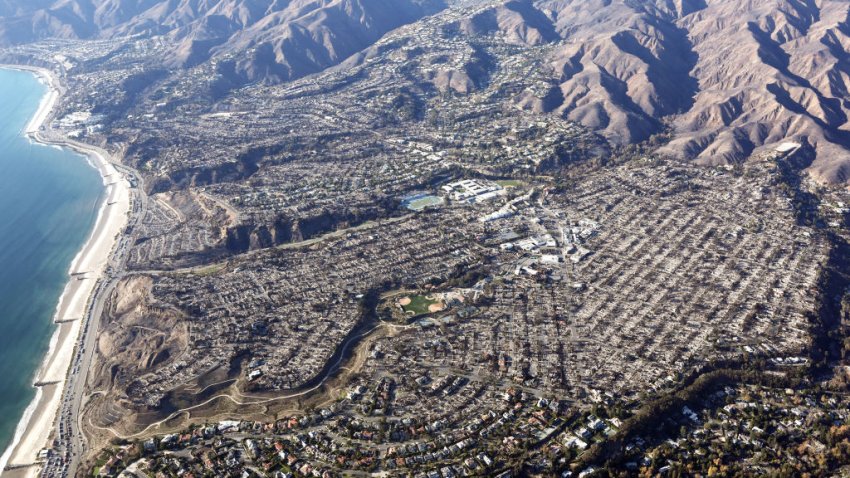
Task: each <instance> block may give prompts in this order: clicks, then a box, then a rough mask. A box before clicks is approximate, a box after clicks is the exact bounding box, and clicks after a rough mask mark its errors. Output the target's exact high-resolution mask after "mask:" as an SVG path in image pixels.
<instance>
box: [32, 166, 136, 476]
mask: <svg viewBox="0 0 850 478" xmlns="http://www.w3.org/2000/svg"><path fill="white" fill-rule="evenodd" d="M113 164H114V163H113ZM114 165H115V167H116V168H117V169H118V170H119V171H121V172H122V173H123V174H125V176H127V177H132V178H133V179H134V181H135V184H136V187H134V188H131V189H130V218H129V220H128V222H127V225H126V226H125V229H124V231H125V233H122V235H121V236H120V237H119V239H118V242H117V244H116V245H115V248H114V249H113V251H112V255H111V257H110V259H109V262H108V265H107V268H106V272H105V273H104V276H103V278H102V279H101V280H100V281H99V282H98V284H97V286H96V287H95V291H94V293H93V294H92V297H91V299H90V301H89V303H88V308H87V309H86V314H85V316H84V317H83V324H82V328H81V331H80V336H79V338H78V343H77V347H76V350H75V351H74V358H73V360H72V363H71V365H70V371H69V373H68V376H67V379H66V382H65V387H64V389H63V395H62V401H61V405H60V408H59V413H58V416H57V422H56V429H55V432H56V445H55V446H54V447H53V453H52V454H51V455H50V456H49V457H48V460H47V462H46V463H45V464H44V466H43V468H42V469H41V473H40V475H41V476H45V477H51V478H52V477H74V476H77V475H78V474H79V472H80V471H81V470H80V466H81V465H82V458H83V456H84V455H85V453H86V451H87V445H88V444H87V442H86V437H85V435H84V433H83V430H84V429H85V427H84V426H83V423H82V421H81V420H82V409H83V406H84V405H85V403H84V401H85V398H86V395H85V393H86V387H85V385H86V379H87V377H88V371H89V369H90V367H91V364H92V360H93V358H94V352H95V348H96V346H97V334H98V326H99V325H100V320H101V317H102V315H103V310H104V307H105V303H106V300H107V299H108V298H109V296H110V294H111V293H112V291H113V290H114V288H115V285H116V284H117V283H118V281H120V280H121V279H122V278H123V277H124V276H125V275H126V273H125V264H126V260H127V253H128V251H129V248H130V246H131V245H132V243H133V241H134V240H135V237H134V236H135V234H133V233H131V234H126V231H127V230H131V231H136V230H137V228H136V226H137V225H138V223H139V222H140V221H141V219H142V217H144V214H145V211H146V210H147V201H148V198H147V195H146V194H145V193H144V182H143V179H142V178H141V177H140V176H139V174H138V173H137V172H136V171H135V170H133V169H131V168H128V167H126V166H123V165H119V164H114ZM104 200H106V198H104Z"/></svg>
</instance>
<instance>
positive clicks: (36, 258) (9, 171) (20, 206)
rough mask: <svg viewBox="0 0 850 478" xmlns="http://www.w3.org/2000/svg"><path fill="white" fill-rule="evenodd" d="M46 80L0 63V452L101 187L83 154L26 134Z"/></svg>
mask: <svg viewBox="0 0 850 478" xmlns="http://www.w3.org/2000/svg"><path fill="white" fill-rule="evenodd" d="M46 93H47V86H46V85H43V84H42V83H40V82H39V80H38V78H37V77H36V76H35V75H33V74H32V73H28V72H22V71H16V70H8V69H0V453H2V450H5V449H6V447H7V446H8V445H9V444H10V443H11V441H12V439H13V437H14V434H15V427H16V426H17V424H18V421H19V420H20V418H21V416H22V415H23V413H24V410H25V409H26V408H27V405H29V403H30V401H31V400H32V399H33V397H34V396H35V389H33V388H32V386H31V384H32V380H33V376H34V375H35V372H36V371H37V369H38V368H39V366H40V365H41V361H42V359H43V358H44V355H45V354H46V352H47V350H48V347H49V345H50V338H51V336H52V335H53V332H54V330H55V327H54V325H53V321H52V318H53V314H54V312H55V311H56V305H57V303H58V301H59V297H60V295H61V294H62V290H63V288H64V286H65V283H66V282H67V281H68V279H69V276H68V270H69V268H70V266H71V262H72V261H73V260H74V257H75V256H76V254H77V252H78V251H79V250H80V249H81V248H82V246H83V243H84V242H85V241H86V239H87V237H88V236H89V234H90V233H91V229H92V227H93V226H94V221H95V219H96V216H97V210H98V206H99V203H100V200H101V196H102V194H103V191H104V188H103V184H102V181H101V178H100V175H99V174H98V173H97V171H96V170H95V169H94V168H92V167H91V166H90V165H89V164H88V163H87V161H86V158H85V157H84V156H82V155H80V154H77V153H75V152H73V151H70V150H65V149H60V148H58V147H51V146H44V145H39V144H35V143H33V142H31V141H30V140H29V139H27V138H26V137H25V136H24V134H23V130H24V129H25V127H26V126H27V124H28V122H29V121H30V119H31V118H32V117H33V116H34V114H35V112H36V111H37V110H38V106H39V103H40V101H41V99H42V97H43V96H44V95H45V94H46Z"/></svg>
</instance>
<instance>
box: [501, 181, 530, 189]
mask: <svg viewBox="0 0 850 478" xmlns="http://www.w3.org/2000/svg"><path fill="white" fill-rule="evenodd" d="M496 184H498V185H499V186H502V187H503V188H518V187H520V186H522V185H524V184H525V183H524V182H522V181H520V180H519V179H500V180H498V181H496Z"/></svg>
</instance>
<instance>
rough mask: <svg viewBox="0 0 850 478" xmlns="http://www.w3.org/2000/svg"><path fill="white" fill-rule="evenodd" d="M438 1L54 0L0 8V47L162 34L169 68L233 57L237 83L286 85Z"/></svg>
mask: <svg viewBox="0 0 850 478" xmlns="http://www.w3.org/2000/svg"><path fill="white" fill-rule="evenodd" d="M442 7H444V4H443V3H442V1H441V0H421V1H420V0H401V1H389V0H331V1H328V0H295V1H280V0H220V1H204V0H181V1H165V2H160V1H152V0H144V1H139V2H136V1H125V0H94V1H83V0H70V1H68V0H60V1H57V2H52V3H51V2H34V3H32V4H28V5H26V6H21V5H19V4H18V2H6V3H4V4H0V17H2V19H1V20H0V42H2V43H6V44H14V43H22V42H29V41H34V40H37V39H41V38H49V37H59V38H80V39H87V38H121V37H126V36H131V35H141V36H149V35H162V36H163V41H165V42H168V44H170V45H172V46H171V48H169V52H168V54H167V55H165V57H164V58H163V60H164V63H165V64H166V65H167V66H170V67H187V66H194V65H197V64H199V63H202V62H204V61H207V60H210V59H211V58H218V59H220V58H222V57H230V56H238V57H239V59H238V61H237V62H236V63H237V65H236V67H235V69H234V72H235V73H236V74H238V75H240V76H243V80H244V81H255V80H263V81H273V82H279V81H288V80H292V79H294V78H299V77H302V76H304V75H307V74H310V73H315V72H317V71H320V70H321V69H324V68H327V67H328V66H331V65H334V64H336V63H338V62H340V61H341V60H343V59H345V58H346V57H348V56H350V55H352V54H353V53H355V52H357V51H359V50H361V49H363V48H365V47H367V46H369V45H370V44H372V43H373V42H374V41H375V40H377V39H378V38H380V37H381V36H382V35H383V34H385V33H386V32H388V31H390V30H392V29H394V28H396V27H398V26H400V25H403V24H405V23H409V22H411V21H414V20H417V19H419V18H421V17H422V16H424V15H427V14H429V13H433V12H435V11H437V10H439V9H440V8H442Z"/></svg>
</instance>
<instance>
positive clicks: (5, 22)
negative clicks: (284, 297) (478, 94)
mask: <svg viewBox="0 0 850 478" xmlns="http://www.w3.org/2000/svg"><path fill="white" fill-rule="evenodd" d="M445 7H446V5H445V4H444V3H443V2H442V1H441V0H400V1H390V0H333V1H327V0H326V1H318V0H296V1H291V2H290V1H278V0H221V1H199V0H182V1H168V2H160V1H153V0H146V1H142V2H126V1H121V0H95V1H83V0H61V1H54V2H48V1H44V0H41V1H38V2H32V3H28V4H26V5H22V4H19V3H18V2H10V1H6V2H4V3H2V4H0V14H2V17H3V19H2V20H0V38H2V41H3V42H4V43H7V44H8V43H16V42H27V41H32V40H36V39H38V38H44V37H64V38H119V37H123V36H127V35H143V36H144V35H162V38H163V40H164V41H165V42H167V43H168V44H169V45H171V46H170V47H169V49H168V54H167V55H165V56H164V58H163V63H164V64H165V65H166V66H168V67H174V68H181V67H192V66H195V65H198V64H202V63H204V62H206V61H210V60H216V61H218V60H228V61H229V62H230V63H227V64H228V68H227V69H224V70H223V71H225V73H226V74H228V75H231V76H233V77H234V78H233V79H234V80H236V81H237V82H238V83H245V82H254V81H263V82H270V83H276V82H282V81H290V80H292V79H296V78H300V77H303V76H305V75H309V74H312V73H316V72H318V71H321V70H323V69H325V68H327V67H330V66H333V65H336V64H339V63H340V62H342V61H343V60H345V59H346V58H347V57H349V56H351V55H353V54H355V53H357V52H359V51H361V50H364V49H367V48H368V47H370V46H371V45H373V44H374V43H375V42H376V41H377V40H378V39H379V38H381V37H382V36H383V35H384V34H386V33H387V32H389V31H391V30H393V29H395V28H397V27H399V26H401V25H403V24H407V23H410V22H414V21H416V20H418V19H421V18H423V17H424V16H426V15H429V14H432V13H435V12H437V11H439V10H441V9H443V8H445ZM848 16H850V5H848V3H847V2H842V1H834V0H824V1H820V2H814V1H811V0H749V1H747V2H740V1H733V0H712V1H704V0H678V1H671V0H655V1H651V2H640V1H623V0H620V1H614V2H610V1H602V0H591V1H585V0H543V1H537V2H531V1H525V0H510V1H508V2H504V3H501V4H497V5H494V6H493V7H491V8H489V9H487V10H485V11H483V12H481V13H479V14H477V15H474V16H472V17H470V18H465V19H462V20H459V21H458V22H456V24H454V25H449V26H447V28H450V29H451V28H453V29H455V30H456V31H457V32H459V33H462V34H464V35H482V36H486V35H501V36H504V37H505V38H507V40H508V41H509V42H512V43H515V44H518V45H531V46H538V45H547V44H548V45H552V52H551V54H550V56H549V59H550V60H549V65H548V66H549V68H551V72H550V73H551V74H552V75H554V78H556V84H553V85H552V89H551V91H550V92H549V94H548V95H546V97H545V99H544V100H545V101H543V102H542V103H539V104H537V103H535V104H534V106H533V108H535V109H537V110H540V111H542V112H554V113H555V114H560V115H563V116H564V117H565V118H568V119H572V120H575V121H578V122H580V123H582V124H584V125H586V126H588V127H591V128H593V129H596V130H598V131H600V132H601V133H602V134H603V135H604V136H605V137H606V138H607V139H608V140H610V141H611V142H612V143H615V144H628V143H633V142H639V141H643V140H645V139H647V138H648V137H649V136H651V135H653V134H656V133H659V132H662V131H665V130H666V129H667V128H669V129H670V130H671V131H672V132H673V133H674V136H673V140H672V141H671V142H670V143H669V144H668V145H666V146H665V147H664V148H663V149H662V152H664V153H667V154H672V155H675V156H678V157H684V158H688V159H695V160H698V161H699V162H702V163H708V164H718V163H726V162H738V161H742V160H744V159H745V158H747V157H748V156H750V155H751V154H752V153H753V152H754V151H755V150H756V149H757V148H759V147H760V146H763V145H769V144H772V143H776V142H781V141H784V140H788V139H796V140H799V141H806V142H809V143H811V145H812V146H814V147H815V149H816V151H817V160H816V161H815V162H814V164H813V165H812V167H811V170H810V171H811V172H812V173H813V175H814V176H815V177H816V178H818V179H819V180H822V181H826V182H846V181H847V180H848V179H850V152H848V149H847V148H848V146H850V130H848V128H850V126H848V111H850V98H848V88H850V87H849V86H848V85H850V83H849V82H848V81H849V79H850V63H848V48H850V36H848V35H850V22H848ZM231 63H232V65H231ZM434 75H435V76H434V77H433V78H426V79H427V80H433V81H435V83H436V84H437V86H438V89H440V91H443V92H445V91H448V90H452V91H453V92H454V93H459V94H467V93H469V91H471V90H472V89H474V88H475V85H479V86H480V85H481V84H483V83H486V75H487V71H486V65H483V64H482V65H478V67H476V68H472V69H471V70H470V71H460V72H437V73H435V74H434ZM515 101H516V102H517V103H518V104H520V105H521V106H523V105H524V106H528V105H527V104H525V103H524V99H523V98H515Z"/></svg>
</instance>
